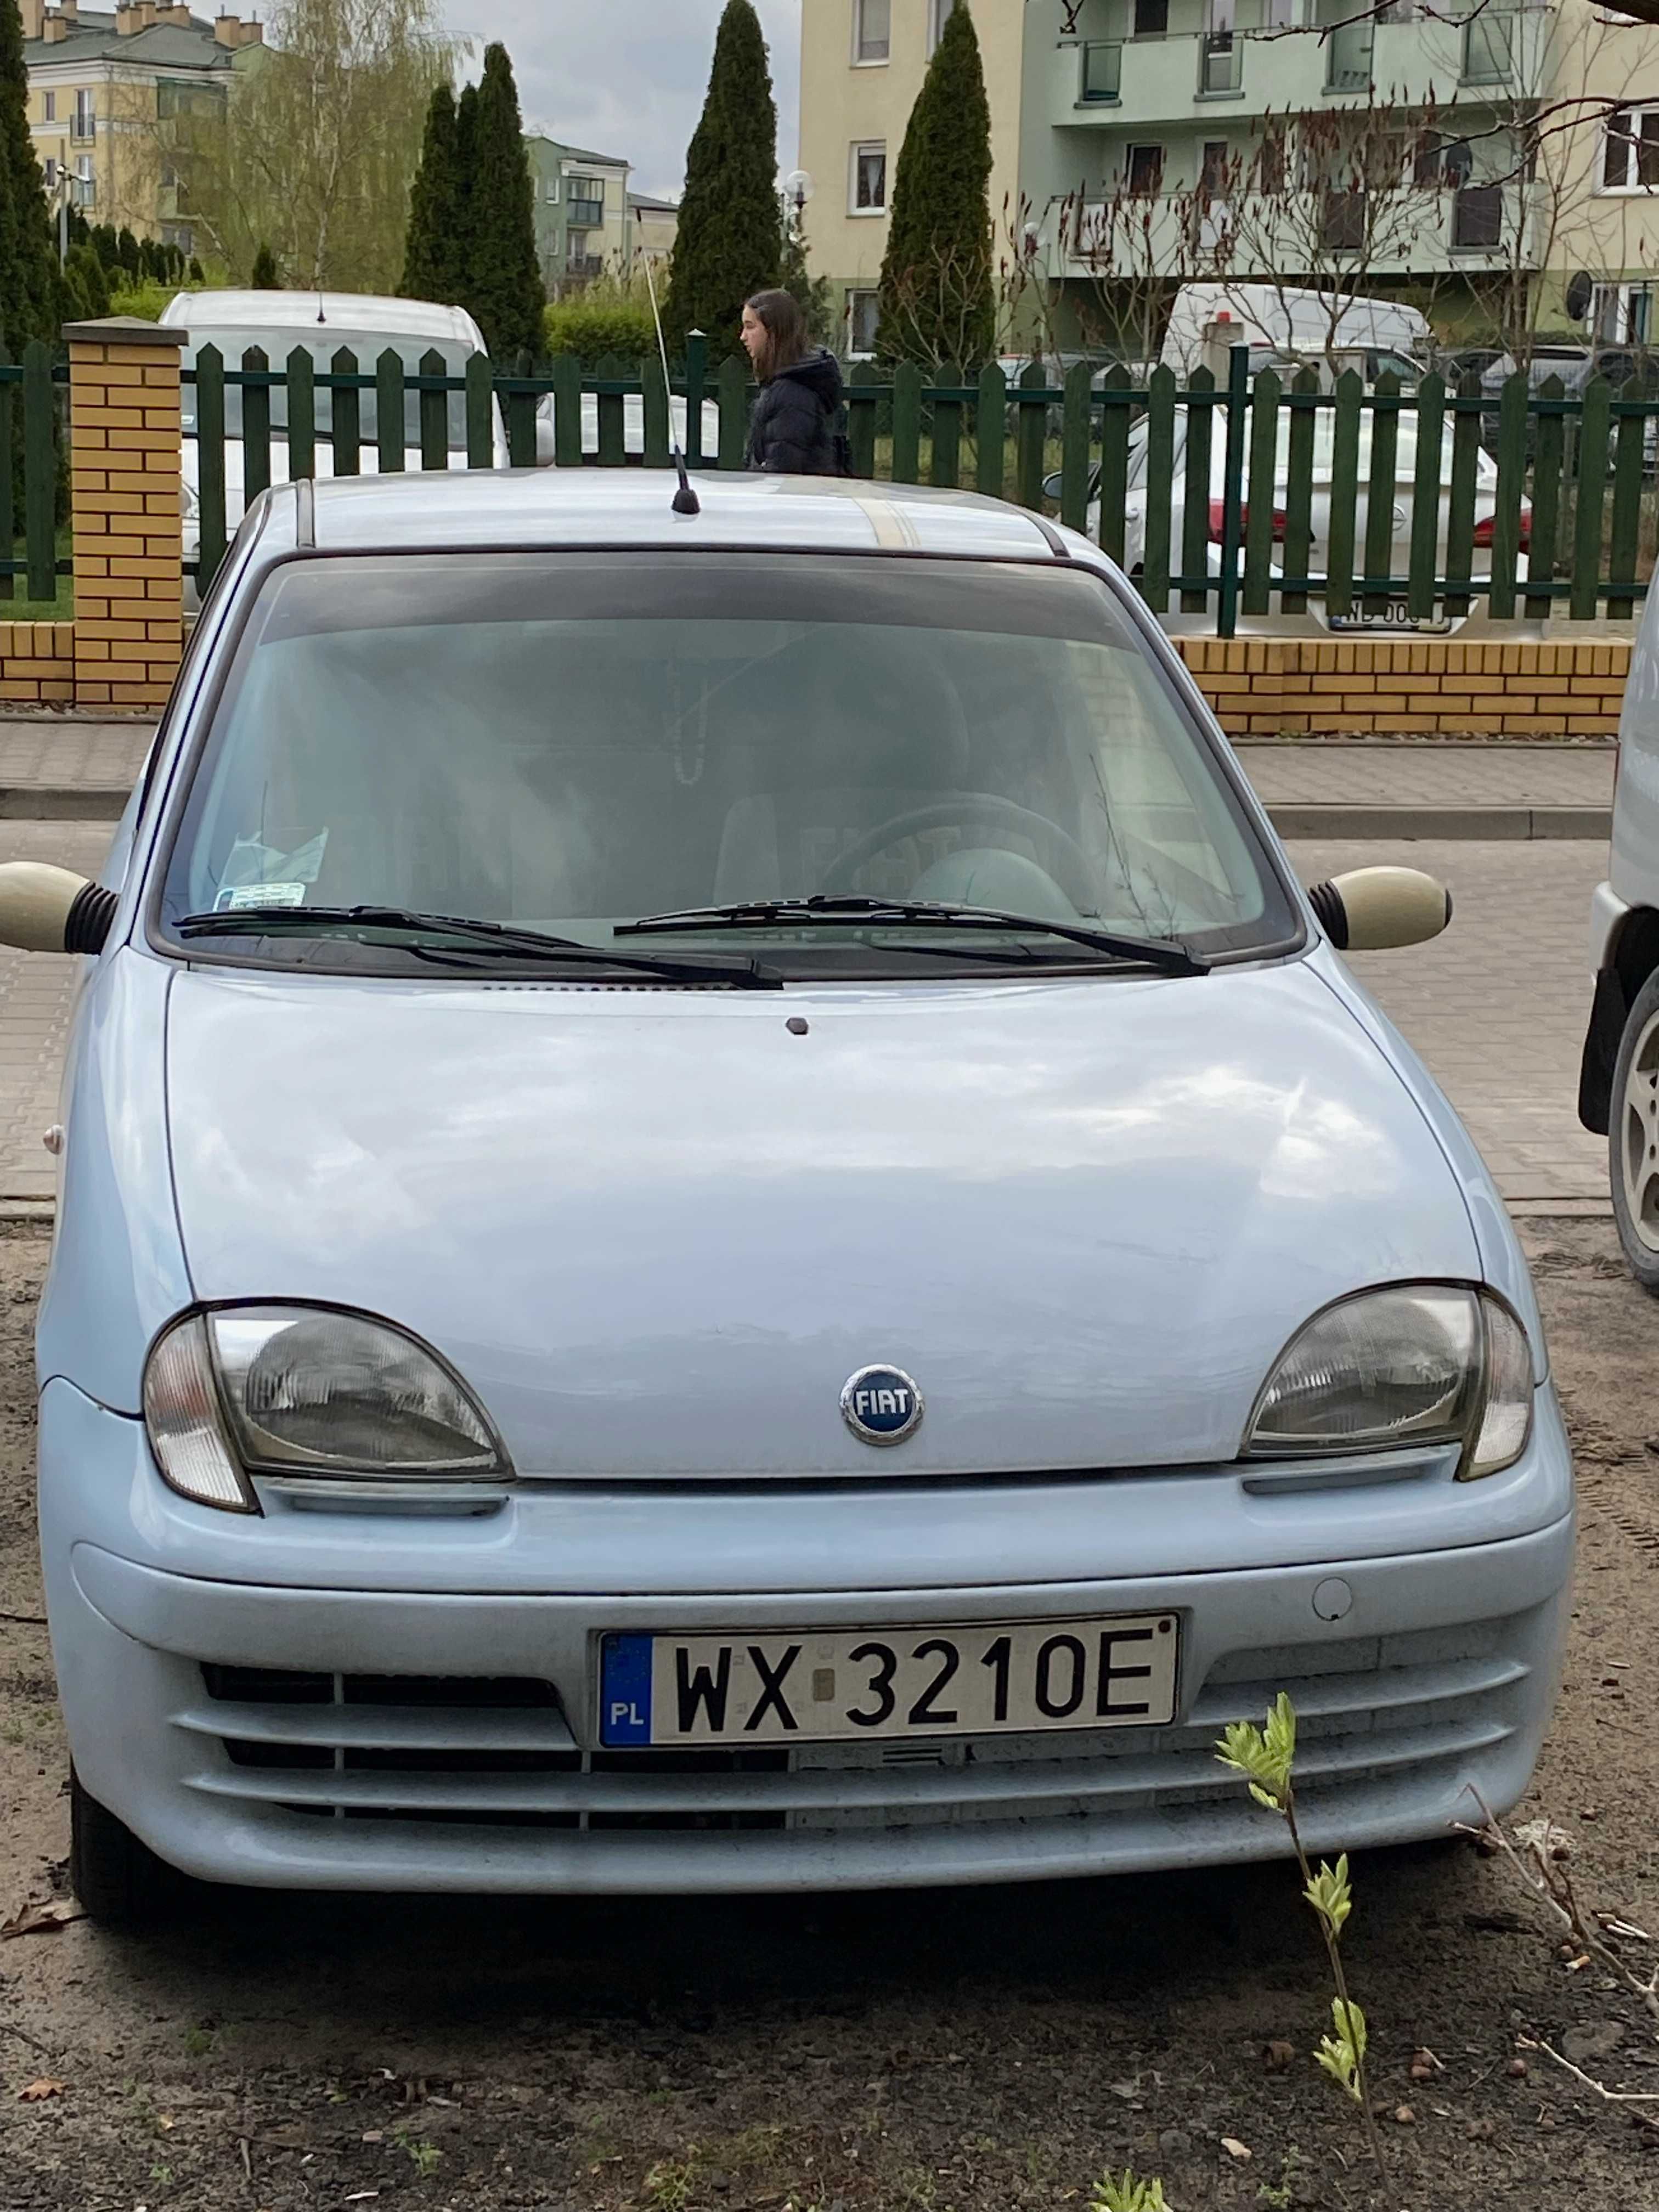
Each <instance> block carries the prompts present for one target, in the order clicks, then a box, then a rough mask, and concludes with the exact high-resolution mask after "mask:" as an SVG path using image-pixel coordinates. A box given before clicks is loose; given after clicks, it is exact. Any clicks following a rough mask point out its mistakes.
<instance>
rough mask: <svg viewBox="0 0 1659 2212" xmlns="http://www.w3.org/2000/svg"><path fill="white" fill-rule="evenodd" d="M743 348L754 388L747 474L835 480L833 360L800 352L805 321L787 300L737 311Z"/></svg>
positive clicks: (776, 296) (767, 297)
mask: <svg viewBox="0 0 1659 2212" xmlns="http://www.w3.org/2000/svg"><path fill="white" fill-rule="evenodd" d="M743 343H744V347H745V348H746V349H747V350H748V354H749V358H750V361H751V362H753V363H754V364H755V374H756V376H757V379H758V380H759V383H760V398H758V399H757V401H756V402H755V411H754V414H753V416H752V417H751V418H750V424H749V465H750V468H751V469H765V470H767V471H769V472H770V473H773V474H775V475H781V476H792V477H835V476H839V475H840V474H841V473H842V467H841V459H840V453H839V447H838V441H837V439H836V418H837V416H838V415H839V414H840V411H841V368H840V366H839V364H838V363H837V362H836V357H835V356H834V355H833V354H830V353H824V352H823V351H822V350H819V351H817V352H809V351H808V349H807V330H806V318H805V315H804V314H803V313H801V308H800V302H799V301H798V300H797V299H796V298H795V297H794V295H793V293H789V292H757V293H756V295H755V296H754V298H753V299H752V300H750V302H749V303H748V305H747V306H746V307H744V311H743Z"/></svg>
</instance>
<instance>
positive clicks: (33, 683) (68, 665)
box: [0, 600, 75, 707]
mask: <svg viewBox="0 0 1659 2212" xmlns="http://www.w3.org/2000/svg"><path fill="white" fill-rule="evenodd" d="M4 604H5V603H4V601H3V600H0V606H3V605H4ZM74 696H75V625H74V623H58V622H5V621H3V620H0V700H4V701H8V702H13V703H15V704H17V705H21V706H25V707H53V706H67V705H68V704H69V702H70V701H71V700H72V699H73V698H74Z"/></svg>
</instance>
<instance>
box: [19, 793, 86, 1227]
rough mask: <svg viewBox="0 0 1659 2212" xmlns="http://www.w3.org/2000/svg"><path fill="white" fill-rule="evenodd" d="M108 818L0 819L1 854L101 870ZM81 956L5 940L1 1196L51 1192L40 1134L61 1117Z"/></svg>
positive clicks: (53, 1175) (51, 1168) (52, 1175)
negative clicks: (16, 946)
mask: <svg viewBox="0 0 1659 2212" xmlns="http://www.w3.org/2000/svg"><path fill="white" fill-rule="evenodd" d="M109 837H110V833H109V825H108V824H107V823H96V822H92V823H81V822H4V823H0V861H3V860H50V861H52V862H54V863H55V864H56V865H57V866H58V867H60V868H74V869H76V870H77V871H78V872H80V873H81V874H82V875H86V876H95V875H96V874H97V872H98V871H99V870H100V868H101V867H102V866H103V864H104V856H105V854H106V853H107V852H108V850H109ZM79 981H80V963H79V962H78V961H74V960H64V959H61V958H58V957H56V956H55V955H53V954H52V953H50V952H12V951H7V950H5V949H4V948H3V947H0V1200H5V1199H18V1198H22V1199H43V1198H50V1197H51V1196H52V1193H53V1191H54V1190H55V1189H56V1188H57V1170H56V1168H55V1165H54V1164H53V1161H52V1156H51V1154H50V1153H49V1152H47V1151H46V1147H45V1146H44V1145H43V1144H42V1142H41V1139H42V1138H43V1136H44V1135H45V1133H46V1131H47V1130H48V1129H49V1128H50V1127H52V1123H53V1122H54V1121H56V1120H57V1119H58V1081H59V1078H60V1076H61V1074H62V1072H63V1065H64V1046H65V1044H66V1043H67V1042H68V1039H69V1024H70V1014H71V1012H73V1010H74V1006H75V994H76V987H77V986H78V984H79Z"/></svg>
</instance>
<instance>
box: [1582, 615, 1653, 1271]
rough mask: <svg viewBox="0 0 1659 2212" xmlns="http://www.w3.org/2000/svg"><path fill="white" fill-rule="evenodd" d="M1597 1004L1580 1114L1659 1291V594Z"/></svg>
mask: <svg viewBox="0 0 1659 2212" xmlns="http://www.w3.org/2000/svg"><path fill="white" fill-rule="evenodd" d="M1590 966H1591V969H1593V970H1594V972H1595V1000H1594V1004H1593V1006H1592V1008H1591V1012H1590V1020H1589V1035H1588V1036H1586V1038H1585V1040H1584V1058H1583V1072H1582V1073H1581V1075H1580V1078H1579V1085H1578V1118H1579V1120H1580V1121H1582V1122H1583V1125H1584V1127H1586V1128H1587V1129H1590V1130H1593V1131H1594V1132H1595V1133H1596V1134H1597V1135H1598V1136H1605V1137H1606V1138H1607V1170H1608V1181H1609V1182H1610V1184H1611V1187H1612V1193H1613V1218H1614V1220H1615V1221H1616V1222H1617V1223H1618V1225H1619V1238H1620V1243H1622V1244H1623V1246H1624V1248H1625V1257H1626V1260H1627V1261H1629V1263H1630V1268H1631V1273H1632V1274H1633V1275H1634V1276H1635V1277H1636V1279H1637V1281H1638V1283H1640V1284H1641V1285H1642V1287H1643V1288H1644V1290H1647V1291H1653V1292H1654V1293H1655V1294H1656V1295H1659V592H1650V593H1649V595H1648V602H1647V609H1646V611H1645V613H1644V615H1643V617H1642V627H1641V629H1640V631H1639V632H1638V636H1637V641H1636V650H1635V652H1634V653H1632V655H1631V664H1630V678H1629V681H1628V682H1627V683H1626V686H1625V704H1624V709H1623V712H1622V713H1621V714H1620V719H1619V768H1618V774H1617V776H1616V778H1615V781H1614V785H1613V851H1612V856H1611V860H1610V864H1609V866H1608V870H1607V881H1606V882H1605V883H1603V884H1598V886H1597V887H1596V890H1595V896H1594V898H1593V900H1592V901H1591V907H1590Z"/></svg>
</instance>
